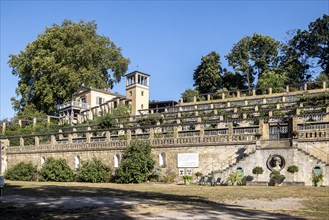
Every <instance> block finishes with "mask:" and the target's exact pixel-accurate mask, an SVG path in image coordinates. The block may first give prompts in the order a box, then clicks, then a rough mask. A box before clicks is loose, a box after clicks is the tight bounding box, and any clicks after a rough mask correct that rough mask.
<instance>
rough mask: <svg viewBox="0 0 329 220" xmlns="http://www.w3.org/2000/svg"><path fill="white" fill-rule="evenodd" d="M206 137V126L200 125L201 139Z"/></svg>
mask: <svg viewBox="0 0 329 220" xmlns="http://www.w3.org/2000/svg"><path fill="white" fill-rule="evenodd" d="M203 137H204V124H200V138H203Z"/></svg>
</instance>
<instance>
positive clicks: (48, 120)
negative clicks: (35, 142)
mask: <svg viewBox="0 0 329 220" xmlns="http://www.w3.org/2000/svg"><path fill="white" fill-rule="evenodd" d="M47 124H50V116H49V115H47Z"/></svg>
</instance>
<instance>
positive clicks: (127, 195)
mask: <svg viewBox="0 0 329 220" xmlns="http://www.w3.org/2000/svg"><path fill="white" fill-rule="evenodd" d="M6 198H10V199H6ZM23 200H25V201H23ZM0 205H1V206H0V213H1V214H0V219H302V218H296V217H294V216H291V215H288V214H281V213H273V212H267V211H263V210H249V209H246V208H244V207H240V206H237V205H228V204H224V203H216V202H212V201H208V200H206V199H203V198H201V197H195V196H193V197H192V196H177V195H172V194H162V193H155V192H138V191H131V190H118V189H111V188H100V187H79V186H53V185H47V186H41V187H36V188H23V187H19V186H15V185H10V184H9V185H6V191H5V194H4V196H3V197H0ZM150 207H157V209H156V212H154V209H148V208H150ZM143 208H145V210H144V211H143ZM164 212H166V213H164ZM180 213H181V215H180Z"/></svg>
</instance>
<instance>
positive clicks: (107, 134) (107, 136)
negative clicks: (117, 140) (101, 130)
mask: <svg viewBox="0 0 329 220" xmlns="http://www.w3.org/2000/svg"><path fill="white" fill-rule="evenodd" d="M127 138H128V137H127ZM105 141H106V142H107V143H109V142H110V141H111V134H110V132H109V131H106V132H105Z"/></svg>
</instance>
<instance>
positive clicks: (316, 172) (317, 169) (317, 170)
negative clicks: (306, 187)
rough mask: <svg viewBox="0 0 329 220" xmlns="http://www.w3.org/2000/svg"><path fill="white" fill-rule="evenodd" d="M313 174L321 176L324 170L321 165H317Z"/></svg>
mask: <svg viewBox="0 0 329 220" xmlns="http://www.w3.org/2000/svg"><path fill="white" fill-rule="evenodd" d="M312 172H313V173H315V174H320V173H322V168H321V167H320V166H319V165H316V166H314V167H313V169H312Z"/></svg>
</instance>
